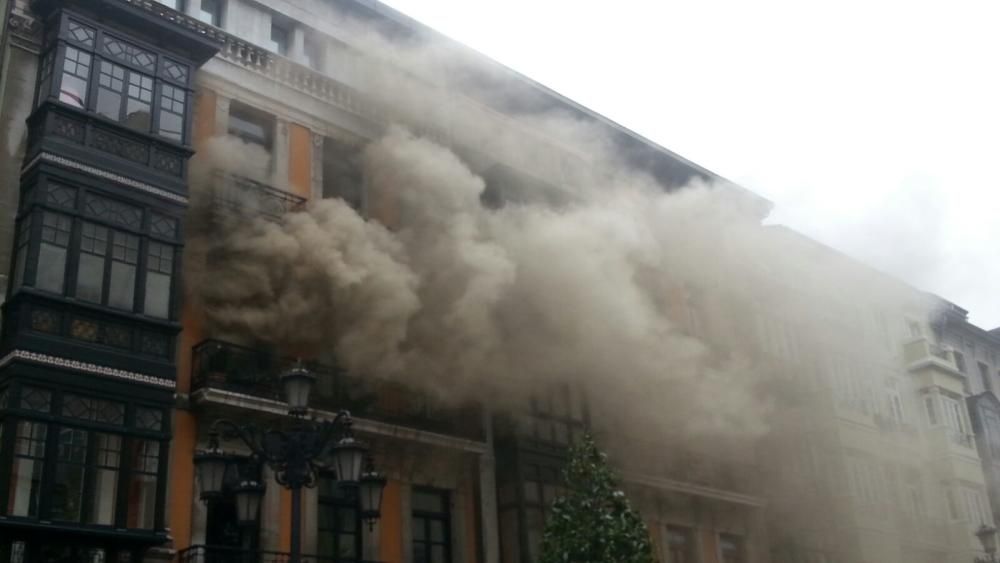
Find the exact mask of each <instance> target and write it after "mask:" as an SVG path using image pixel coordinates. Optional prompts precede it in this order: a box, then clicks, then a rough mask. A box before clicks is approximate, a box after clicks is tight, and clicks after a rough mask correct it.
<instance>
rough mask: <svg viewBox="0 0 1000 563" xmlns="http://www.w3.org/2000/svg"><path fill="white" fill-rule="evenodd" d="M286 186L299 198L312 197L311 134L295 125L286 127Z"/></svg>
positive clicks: (291, 124)
mask: <svg viewBox="0 0 1000 563" xmlns="http://www.w3.org/2000/svg"><path fill="white" fill-rule="evenodd" d="M288 185H289V189H290V191H292V192H293V193H294V194H296V195H298V196H300V197H304V198H306V199H310V197H311V196H312V134H311V133H310V132H309V129H307V128H305V127H303V126H302V125H298V124H296V123H290V124H289V125H288Z"/></svg>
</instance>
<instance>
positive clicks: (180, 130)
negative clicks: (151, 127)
mask: <svg viewBox="0 0 1000 563" xmlns="http://www.w3.org/2000/svg"><path fill="white" fill-rule="evenodd" d="M186 106H187V91H186V90H184V89H182V88H178V87H177V86H171V85H169V84H164V85H163V87H162V89H161V91H160V117H159V121H160V124H159V130H158V131H157V132H158V133H159V134H160V135H161V136H163V137H167V138H168V139H173V140H175V141H177V142H182V141H183V140H184V115H185V108H186Z"/></svg>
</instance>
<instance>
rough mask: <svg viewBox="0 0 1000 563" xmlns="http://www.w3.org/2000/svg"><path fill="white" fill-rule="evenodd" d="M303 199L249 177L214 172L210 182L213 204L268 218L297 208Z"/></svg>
mask: <svg viewBox="0 0 1000 563" xmlns="http://www.w3.org/2000/svg"><path fill="white" fill-rule="evenodd" d="M305 202H306V200H305V198H303V197H300V196H297V195H295V194H293V193H290V192H286V191H284V190H279V189H277V188H274V187H271V186H269V185H267V184H264V183H261V182H258V181H256V180H251V179H250V178H244V177H242V176H236V175H232V174H224V173H222V172H216V174H215V183H214V185H213V186H212V203H213V206H214V207H215V208H222V209H228V210H230V211H233V212H236V213H246V214H250V215H257V216H261V217H265V218H268V219H278V218H280V217H281V216H282V215H284V214H286V213H289V212H292V211H295V210H297V209H300V208H301V207H302V206H303V205H304V204H305Z"/></svg>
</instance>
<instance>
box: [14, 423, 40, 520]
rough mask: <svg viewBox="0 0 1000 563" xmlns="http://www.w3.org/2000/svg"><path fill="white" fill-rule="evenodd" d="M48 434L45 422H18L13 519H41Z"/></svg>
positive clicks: (15, 446) (15, 447)
mask: <svg viewBox="0 0 1000 563" xmlns="http://www.w3.org/2000/svg"><path fill="white" fill-rule="evenodd" d="M47 431H48V427H47V426H46V425H45V424H42V423H41V422H31V421H26V420H21V421H18V422H17V426H16V435H15V438H14V459H13V466H12V467H11V476H10V497H9V499H8V502H7V514H9V515H11V516H38V501H39V498H40V497H41V494H42V469H43V467H44V465H45V436H46V433H47Z"/></svg>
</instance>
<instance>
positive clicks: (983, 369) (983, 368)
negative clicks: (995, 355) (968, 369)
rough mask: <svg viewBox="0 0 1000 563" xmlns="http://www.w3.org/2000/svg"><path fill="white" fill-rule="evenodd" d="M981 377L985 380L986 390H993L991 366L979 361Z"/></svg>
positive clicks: (984, 388)
mask: <svg viewBox="0 0 1000 563" xmlns="http://www.w3.org/2000/svg"><path fill="white" fill-rule="evenodd" d="M979 378H980V379H981V380H982V382H983V390H984V391H993V380H991V379H990V366H988V365H986V364H984V363H983V362H979Z"/></svg>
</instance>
